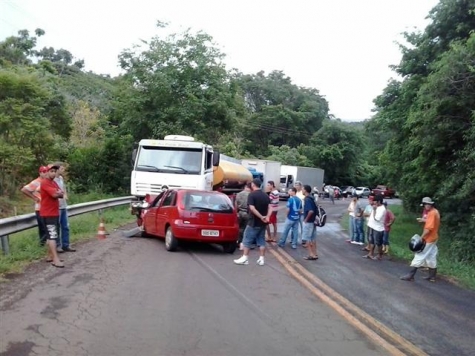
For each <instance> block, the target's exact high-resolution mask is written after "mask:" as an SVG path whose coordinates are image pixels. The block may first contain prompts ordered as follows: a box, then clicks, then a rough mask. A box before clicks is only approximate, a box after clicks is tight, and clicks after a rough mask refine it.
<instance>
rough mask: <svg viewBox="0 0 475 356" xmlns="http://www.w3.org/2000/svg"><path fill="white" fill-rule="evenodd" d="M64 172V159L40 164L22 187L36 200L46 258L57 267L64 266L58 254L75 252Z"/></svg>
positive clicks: (39, 228) (41, 239) (24, 191)
mask: <svg viewBox="0 0 475 356" xmlns="http://www.w3.org/2000/svg"><path fill="white" fill-rule="evenodd" d="M64 174H65V165H64V164H63V163H61V162H57V163H52V164H48V165H47V166H41V167H40V168H39V176H38V177H37V178H36V179H34V180H33V181H31V182H30V183H28V184H27V185H25V186H24V187H23V188H22V189H21V191H22V193H23V194H25V195H26V196H27V197H29V198H30V199H32V200H33V201H34V202H35V214H36V220H37V223H38V233H39V243H40V245H41V246H45V245H47V247H48V257H47V259H46V261H47V262H51V264H52V265H53V266H54V267H57V268H63V267H64V263H63V262H64V261H63V260H61V259H60V258H59V256H58V254H60V253H64V252H75V251H76V250H75V249H74V248H72V247H71V246H70V244H69V221H68V211H67V199H68V194H67V190H66V184H65V181H64Z"/></svg>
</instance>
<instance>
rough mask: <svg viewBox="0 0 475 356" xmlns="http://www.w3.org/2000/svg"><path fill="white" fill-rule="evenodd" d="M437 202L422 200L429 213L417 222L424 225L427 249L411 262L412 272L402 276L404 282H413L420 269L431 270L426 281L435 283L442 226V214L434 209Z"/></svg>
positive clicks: (417, 254)
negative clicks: (438, 243) (440, 227)
mask: <svg viewBox="0 0 475 356" xmlns="http://www.w3.org/2000/svg"><path fill="white" fill-rule="evenodd" d="M434 204H435V202H434V201H433V200H432V199H431V198H429V197H425V198H423V199H422V204H421V206H423V207H424V210H426V211H427V216H426V217H425V218H417V221H419V222H422V223H424V230H423V232H422V235H421V238H422V240H423V241H425V247H424V249H423V250H422V251H420V252H417V253H416V254H415V255H414V259H413V260H412V262H411V267H412V269H411V271H410V272H409V273H408V274H406V275H404V276H402V277H401V279H402V280H403V281H413V280H414V276H415V274H416V272H417V269H418V268H420V267H428V268H429V276H428V277H424V279H426V280H428V281H429V282H435V276H436V274H437V253H438V248H437V240H438V239H439V226H440V214H439V211H438V210H437V209H436V208H435V207H434Z"/></svg>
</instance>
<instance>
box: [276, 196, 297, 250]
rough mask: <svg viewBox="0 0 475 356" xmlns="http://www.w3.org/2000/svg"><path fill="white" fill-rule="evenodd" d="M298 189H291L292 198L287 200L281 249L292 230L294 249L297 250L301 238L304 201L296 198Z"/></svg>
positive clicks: (280, 243) (280, 241)
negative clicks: (300, 230)
mask: <svg viewBox="0 0 475 356" xmlns="http://www.w3.org/2000/svg"><path fill="white" fill-rule="evenodd" d="M296 193H297V189H295V188H290V189H289V195H290V198H289V200H287V219H286V220H285V224H284V232H283V233H282V235H281V236H280V240H279V247H284V246H285V242H286V241H287V236H288V235H289V231H290V230H292V248H293V249H295V248H297V240H298V237H299V231H298V229H299V225H300V214H301V211H302V201H301V200H300V198H298V197H296V196H295V194H296Z"/></svg>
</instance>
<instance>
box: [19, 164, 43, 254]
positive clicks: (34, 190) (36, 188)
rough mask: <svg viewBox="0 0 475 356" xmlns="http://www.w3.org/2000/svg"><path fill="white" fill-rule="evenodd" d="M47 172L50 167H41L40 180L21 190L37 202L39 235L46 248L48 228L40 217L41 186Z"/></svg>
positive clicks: (33, 181) (36, 211) (35, 180)
mask: <svg viewBox="0 0 475 356" xmlns="http://www.w3.org/2000/svg"><path fill="white" fill-rule="evenodd" d="M46 172H48V167H46V166H41V167H40V168H39V176H38V178H35V179H33V180H32V181H31V182H30V183H28V184H27V185H25V186H24V187H23V188H21V192H22V193H23V194H25V195H26V196H27V197H28V198H30V199H31V200H33V201H34V202H35V215H36V222H37V223H38V233H39V236H40V245H41V246H44V245H45V243H46V226H45V225H44V224H43V219H41V217H40V203H41V194H40V186H41V181H42V180H43V178H44V175H45V174H46Z"/></svg>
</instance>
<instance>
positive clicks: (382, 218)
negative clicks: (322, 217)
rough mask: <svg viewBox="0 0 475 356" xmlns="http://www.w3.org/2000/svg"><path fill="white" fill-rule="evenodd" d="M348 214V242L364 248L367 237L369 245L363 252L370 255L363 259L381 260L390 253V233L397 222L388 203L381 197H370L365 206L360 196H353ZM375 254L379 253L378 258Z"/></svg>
mask: <svg viewBox="0 0 475 356" xmlns="http://www.w3.org/2000/svg"><path fill="white" fill-rule="evenodd" d="M348 214H349V239H347V240H346V242H349V243H352V244H355V245H361V246H364V245H365V235H366V237H367V245H366V246H365V247H363V248H362V250H363V251H366V252H368V253H367V254H365V255H364V256H363V257H364V258H369V259H376V260H381V259H382V257H383V254H386V253H388V252H389V233H390V232H391V226H392V225H393V224H394V221H395V220H396V217H395V215H394V213H393V212H392V211H391V210H390V209H389V208H388V206H387V202H385V201H383V197H382V196H381V195H377V196H374V195H370V196H369V197H368V204H367V205H366V206H364V205H363V204H362V202H361V201H360V200H359V197H358V195H356V194H352V195H351V201H350V204H349V205H348ZM365 222H366V229H365ZM365 230H366V233H365ZM375 252H377V256H375Z"/></svg>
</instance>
